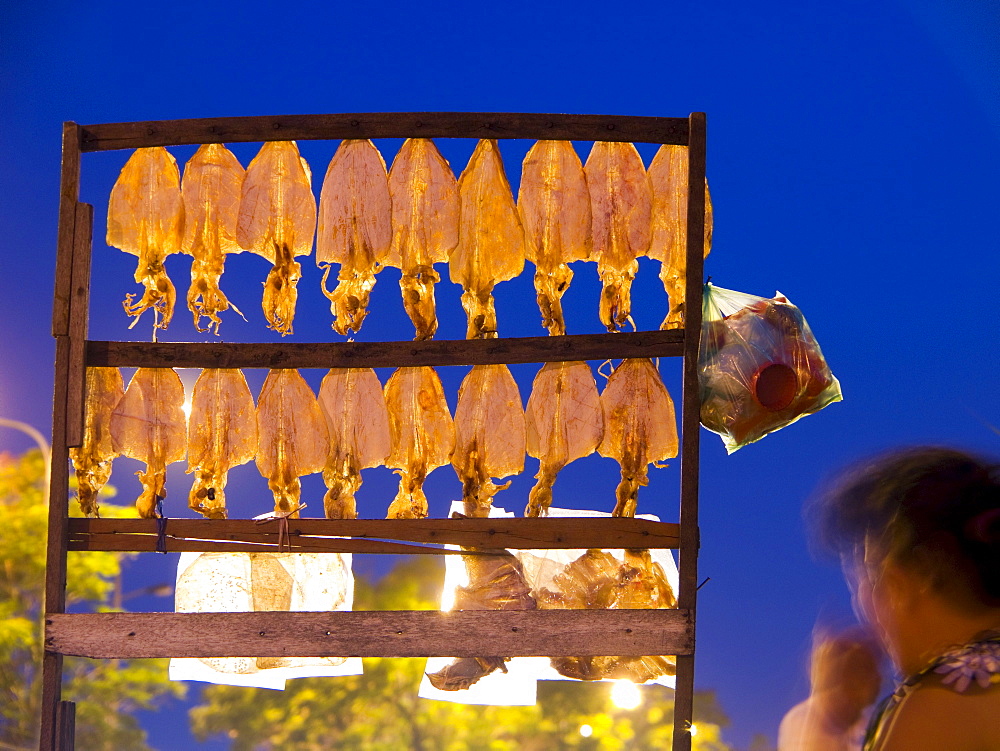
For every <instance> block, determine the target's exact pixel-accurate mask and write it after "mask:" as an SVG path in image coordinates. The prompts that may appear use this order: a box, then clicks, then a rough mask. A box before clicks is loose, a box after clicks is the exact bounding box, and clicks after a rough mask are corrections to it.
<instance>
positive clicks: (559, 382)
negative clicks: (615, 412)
mask: <svg viewBox="0 0 1000 751" xmlns="http://www.w3.org/2000/svg"><path fill="white" fill-rule="evenodd" d="M524 416H525V428H526V433H527V449H528V455H529V456H533V457H535V458H536V459H538V460H539V466H538V474H537V475H535V478H536V479H537V480H538V482H536V483H535V487H534V488H532V489H531V493H530V494H529V495H528V507H527V508H526V509H525V512H524V513H525V516H545V515H546V514H548V510H549V506H550V505H552V485H553V483H555V480H556V475H557V474H559V471H560V470H562V468H563V467H565V466H566V465H567V464H569V463H570V462H571V461H574V460H576V459H580V458H582V457H584V456H588V455H590V454H592V453H593V452H594V451H595V450H596V449H597V446H598V444H600V442H601V439H602V438H603V437H604V413H603V411H602V409H601V398H600V395H599V394H598V393H597V383H596V382H595V381H594V375H593V373H591V372H590V366H589V365H587V363H585V362H551V363H547V364H546V365H544V366H543V367H542V369H541V370H540V371H538V375H536V376H535V382H534V384H533V385H532V388H531V396H530V397H529V398H528V408H527V409H526V410H525V413H524Z"/></svg>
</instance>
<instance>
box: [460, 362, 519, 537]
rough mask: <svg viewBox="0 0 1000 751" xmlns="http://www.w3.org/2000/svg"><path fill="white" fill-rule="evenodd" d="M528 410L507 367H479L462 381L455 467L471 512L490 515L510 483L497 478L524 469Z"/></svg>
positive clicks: (472, 513)
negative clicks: (501, 493) (494, 504)
mask: <svg viewBox="0 0 1000 751" xmlns="http://www.w3.org/2000/svg"><path fill="white" fill-rule="evenodd" d="M524 448H525V428H524V408H523V407H521V393H520V392H519V391H518V388H517V382H516V381H515V380H514V376H512V375H511V372H510V369H509V368H508V367H507V366H506V365H476V366H474V367H473V368H472V370H470V371H469V374H468V375H467V376H466V377H465V379H464V380H463V381H462V386H461V388H459V391H458V407H457V408H456V409H455V453H454V454H453V455H452V457H451V463H452V466H454V467H455V473H456V474H457V475H458V479H459V480H461V481H462V500H463V501H464V503H465V513H466V515H468V516H471V517H487V516H489V515H490V506H491V504H492V503H493V496H494V495H496V494H497V492H499V491H501V490H503V489H504V488H506V487H507V486H508V485H510V482H506V483H504V484H503V485H497V484H495V483H494V482H493V479H492V478H494V477H497V478H503V477H507V476H509V475H516V474H518V473H519V472H521V471H522V470H523V469H524Z"/></svg>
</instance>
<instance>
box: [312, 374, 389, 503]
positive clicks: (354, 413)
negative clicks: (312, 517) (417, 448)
mask: <svg viewBox="0 0 1000 751" xmlns="http://www.w3.org/2000/svg"><path fill="white" fill-rule="evenodd" d="M319 406H320V408H321V409H322V410H323V415H324V417H326V424H327V427H328V428H329V430H330V455H329V457H328V458H327V461H326V467H325V469H324V470H323V480H324V481H325V482H326V487H327V492H326V496H325V497H324V499H323V506H324V509H325V511H326V517H327V518H328V519H356V518H357V516H358V511H357V505H356V504H355V501H354V495H355V493H357V491H358V488H360V487H361V470H362V469H366V468H368V467H378V466H380V465H382V464H385V462H386V460H387V459H388V458H389V453H390V452H391V451H392V434H391V432H390V430H389V410H388V408H387V407H386V405H385V395H384V394H383V393H382V384H381V383H379V380H378V376H376V375H375V371H374V370H372V369H371V368H333V369H332V370H331V371H330V372H329V373H327V374H326V376H325V377H324V378H323V383H322V385H321V386H320V388H319Z"/></svg>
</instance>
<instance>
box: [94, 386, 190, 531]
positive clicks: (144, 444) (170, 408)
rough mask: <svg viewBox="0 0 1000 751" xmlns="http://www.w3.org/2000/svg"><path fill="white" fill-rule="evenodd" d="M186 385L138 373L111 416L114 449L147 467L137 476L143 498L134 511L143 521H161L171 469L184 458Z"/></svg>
mask: <svg viewBox="0 0 1000 751" xmlns="http://www.w3.org/2000/svg"><path fill="white" fill-rule="evenodd" d="M186 427H187V426H186V422H185V419H184V384H183V383H181V378H180V376H179V375H177V371H175V370H173V369H171V368H139V369H138V370H137V371H136V372H135V375H133V376H132V380H131V381H129V384H128V388H127V389H126V390H125V395H124V396H123V397H122V398H121V400H120V401H119V402H118V404H117V405H116V406H115V409H114V411H113V412H112V413H111V443H112V446H113V447H114V450H115V451H117V452H118V453H119V454H121V455H122V456H128V457H130V458H132V459H138V460H139V461H141V462H145V463H146V465H147V466H146V471H145V472H141V471H140V472H136V475H137V476H138V478H139V482H141V483H142V493H141V494H140V495H139V497H138V498H137V499H136V502H135V506H136V509H138V511H139V516H141V517H142V518H143V519H153V518H156V517H157V515H158V514H157V510H156V505H157V502H158V501H162V500H163V499H164V498H166V496H167V490H166V487H165V483H166V478H167V465H168V464H170V463H171V462H178V461H180V460H181V459H183V458H184V454H185V453H186V451H187V435H186V433H187V431H186Z"/></svg>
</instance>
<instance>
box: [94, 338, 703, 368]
mask: <svg viewBox="0 0 1000 751" xmlns="http://www.w3.org/2000/svg"><path fill="white" fill-rule="evenodd" d="M683 347H684V331H683V330H680V329H675V330H672V331H639V332H635V333H620V334H571V335H567V336H532V337H512V338H501V339H469V340H465V339H441V340H433V339H432V340H430V341H423V342H287V343H285V342H264V343H255V344H243V343H238V342H208V343H198V342H156V343H149V342H103V341H90V342H87V364H88V365H91V366H105V367H119V368H121V367H147V368H361V367H369V368H389V367H405V366H417V365H430V366H441V365H493V364H500V363H507V364H513V363H529V362H566V361H571V360H608V359H612V358H613V359H621V358H628V357H677V356H680V355H681V353H682V352H683Z"/></svg>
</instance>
